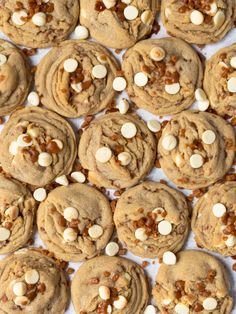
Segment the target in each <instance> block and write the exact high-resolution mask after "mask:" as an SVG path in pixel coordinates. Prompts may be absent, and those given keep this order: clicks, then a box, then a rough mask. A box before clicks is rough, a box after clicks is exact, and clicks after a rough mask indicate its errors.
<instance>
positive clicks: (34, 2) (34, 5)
mask: <svg viewBox="0 0 236 314" xmlns="http://www.w3.org/2000/svg"><path fill="white" fill-rule="evenodd" d="M22 9H24V5H23V3H22V2H20V1H17V3H16V10H17V11H19V10H22ZM53 11H54V4H53V3H51V2H49V3H42V1H38V0H28V15H27V17H22V18H21V19H22V20H23V21H26V22H28V21H29V20H30V19H31V18H32V17H33V15H34V14H35V13H38V12H43V13H45V14H46V15H47V17H48V16H51V15H50V13H52V12H53Z"/></svg>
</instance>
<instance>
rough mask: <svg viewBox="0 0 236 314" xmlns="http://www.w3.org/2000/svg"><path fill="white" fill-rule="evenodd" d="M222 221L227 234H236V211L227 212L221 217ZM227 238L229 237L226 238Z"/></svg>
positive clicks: (224, 231)
mask: <svg viewBox="0 0 236 314" xmlns="http://www.w3.org/2000/svg"><path fill="white" fill-rule="evenodd" d="M221 221H222V223H223V224H224V225H226V228H225V229H224V230H223V233H224V234H225V235H232V236H236V215H235V213H234V212H227V213H225V214H224V215H223V217H221ZM226 240H227V239H226Z"/></svg>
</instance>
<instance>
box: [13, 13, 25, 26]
mask: <svg viewBox="0 0 236 314" xmlns="http://www.w3.org/2000/svg"><path fill="white" fill-rule="evenodd" d="M27 16H28V15H27V13H26V11H25V10H20V11H17V12H14V13H13V14H12V17H11V19H12V22H13V23H14V24H16V25H18V26H22V25H24V24H25V23H26V21H24V20H23V19H22V18H25V17H27Z"/></svg>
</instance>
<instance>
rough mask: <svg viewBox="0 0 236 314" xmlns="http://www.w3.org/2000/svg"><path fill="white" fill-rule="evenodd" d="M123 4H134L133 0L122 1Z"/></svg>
mask: <svg viewBox="0 0 236 314" xmlns="http://www.w3.org/2000/svg"><path fill="white" fill-rule="evenodd" d="M121 2H123V3H125V4H130V3H131V2H132V0H121Z"/></svg>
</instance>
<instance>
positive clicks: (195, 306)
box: [193, 303, 204, 312]
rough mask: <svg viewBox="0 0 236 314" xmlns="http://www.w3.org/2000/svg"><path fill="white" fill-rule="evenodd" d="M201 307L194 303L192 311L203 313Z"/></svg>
mask: <svg viewBox="0 0 236 314" xmlns="http://www.w3.org/2000/svg"><path fill="white" fill-rule="evenodd" d="M203 309H204V308H203V306H202V304H200V303H196V304H194V306H193V310H194V312H201V311H203Z"/></svg>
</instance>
